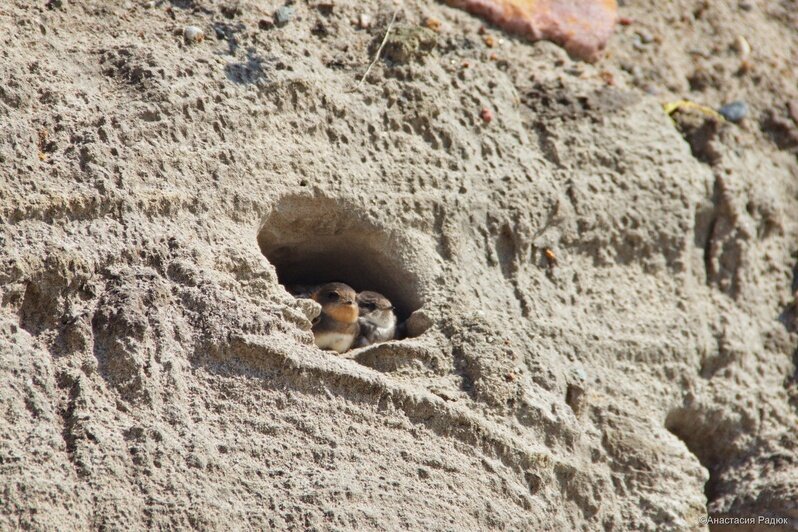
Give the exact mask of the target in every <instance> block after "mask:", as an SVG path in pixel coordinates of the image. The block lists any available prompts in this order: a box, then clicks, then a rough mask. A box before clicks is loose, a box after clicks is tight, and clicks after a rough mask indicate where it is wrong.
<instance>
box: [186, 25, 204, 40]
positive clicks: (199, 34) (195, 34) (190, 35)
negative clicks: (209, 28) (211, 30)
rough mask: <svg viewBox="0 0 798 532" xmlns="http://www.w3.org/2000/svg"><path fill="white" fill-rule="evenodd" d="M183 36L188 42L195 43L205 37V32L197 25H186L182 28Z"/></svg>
mask: <svg viewBox="0 0 798 532" xmlns="http://www.w3.org/2000/svg"><path fill="white" fill-rule="evenodd" d="M183 38H184V39H185V40H186V42H187V43H188V44H196V43H199V42H202V41H203V40H204V39H205V32H203V31H202V30H201V29H200V28H198V27H197V26H186V27H185V28H184V29H183Z"/></svg>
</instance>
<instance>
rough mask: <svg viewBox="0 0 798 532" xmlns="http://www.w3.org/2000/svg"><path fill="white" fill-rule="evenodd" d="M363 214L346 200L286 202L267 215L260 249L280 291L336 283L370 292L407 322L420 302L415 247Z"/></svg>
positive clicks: (358, 207) (418, 264) (279, 203)
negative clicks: (293, 286) (298, 286)
mask: <svg viewBox="0 0 798 532" xmlns="http://www.w3.org/2000/svg"><path fill="white" fill-rule="evenodd" d="M362 213H364V207H363V206H362V205H357V204H354V203H349V202H347V201H342V200H333V199H330V198H317V197H296V196H291V197H285V198H282V199H280V200H278V201H277V202H276V203H275V204H274V205H273V206H272V208H271V210H270V212H268V213H267V214H266V216H265V218H264V220H263V223H262V224H261V227H260V230H259V231H258V245H259V246H260V249H261V251H262V252H263V254H264V255H265V256H266V258H267V259H268V260H269V262H271V264H272V265H273V266H274V267H275V269H276V270H277V277H278V279H279V281H280V283H282V284H283V286H289V285H293V284H320V283H326V282H331V281H340V282H343V283H346V284H348V285H350V286H351V287H352V288H354V289H355V290H357V291H362V290H374V291H377V292H380V293H382V294H383V295H385V296H386V297H387V298H388V299H390V300H391V302H392V303H393V305H394V307H395V308H396V314H397V316H398V318H399V320H400V321H401V320H405V319H407V318H408V317H409V316H410V314H411V313H412V312H413V311H415V310H417V309H419V308H421V306H422V305H423V303H424V301H423V299H422V297H421V295H420V294H421V286H420V285H421V281H420V278H421V276H420V275H419V274H418V273H417V272H418V270H417V269H416V268H418V267H421V266H420V262H421V261H419V259H418V257H419V254H418V246H414V245H413V244H412V243H411V242H409V241H407V239H406V238H403V237H402V236H401V235H400V233H401V232H400V231H392V230H390V229H386V228H385V227H380V226H379V225H378V224H376V223H373V222H370V221H365V220H364V218H365V216H363V214H362Z"/></svg>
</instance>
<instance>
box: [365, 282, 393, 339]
mask: <svg viewBox="0 0 798 532" xmlns="http://www.w3.org/2000/svg"><path fill="white" fill-rule="evenodd" d="M357 305H358V307H359V308H360V317H359V318H358V320H357V321H358V322H359V323H360V336H359V337H358V339H357V346H358V347H363V346H366V345H371V344H376V343H377V342H387V341H388V340H393V339H394V338H395V337H396V314H394V311H393V305H391V302H390V301H388V299H387V298H386V297H385V296H383V295H382V294H380V293H377V292H371V291H368V290H366V291H365V292H360V293H359V294H358V295H357Z"/></svg>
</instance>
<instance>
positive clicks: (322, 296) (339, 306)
mask: <svg viewBox="0 0 798 532" xmlns="http://www.w3.org/2000/svg"><path fill="white" fill-rule="evenodd" d="M312 299H313V300H314V301H315V302H316V303H318V304H319V305H321V310H322V312H323V313H325V314H327V315H328V316H330V317H331V318H332V319H334V320H336V321H340V322H342V323H355V322H356V321H357V316H358V307H357V292H355V291H354V290H353V289H352V287H351V286H349V285H347V284H344V283H327V284H323V285H321V286H320V287H318V288H317V289H316V290H315V291H314V292H313V294H312Z"/></svg>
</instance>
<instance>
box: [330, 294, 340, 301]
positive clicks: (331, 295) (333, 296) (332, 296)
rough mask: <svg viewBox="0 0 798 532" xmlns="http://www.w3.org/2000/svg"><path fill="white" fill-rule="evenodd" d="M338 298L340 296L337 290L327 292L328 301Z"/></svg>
mask: <svg viewBox="0 0 798 532" xmlns="http://www.w3.org/2000/svg"><path fill="white" fill-rule="evenodd" d="M340 298H341V296H339V295H338V292H330V293H329V294H327V299H329V300H330V301H338V300H339V299H340Z"/></svg>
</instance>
